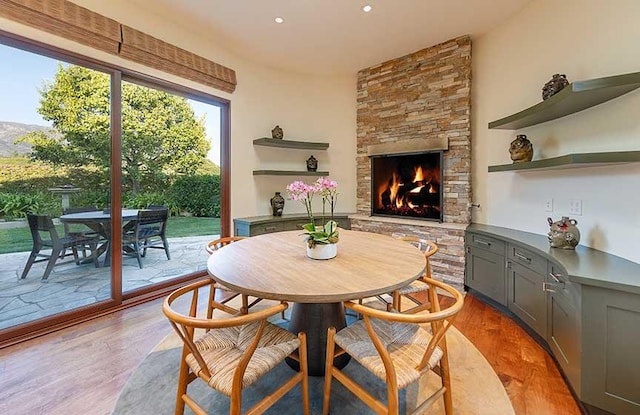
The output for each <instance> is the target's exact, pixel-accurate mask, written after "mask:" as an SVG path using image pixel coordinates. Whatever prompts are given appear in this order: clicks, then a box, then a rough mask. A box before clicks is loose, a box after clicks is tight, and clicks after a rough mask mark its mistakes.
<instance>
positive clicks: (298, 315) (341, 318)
mask: <svg viewBox="0 0 640 415" xmlns="http://www.w3.org/2000/svg"><path fill="white" fill-rule="evenodd" d="M346 326H347V322H346V319H345V314H344V306H343V305H342V303H324V304H301V303H295V304H294V305H293V308H292V310H291V320H290V321H289V331H290V332H292V333H296V334H297V333H298V332H301V331H302V332H305V333H306V334H307V360H308V363H309V375H310V376H324V366H325V361H326V353H327V329H328V328H329V327H335V328H336V330H338V331H339V330H340V329H342V328H344V327H346ZM349 359H350V357H349V355H347V354H344V355H342V356H339V357H336V358H335V360H334V364H335V365H336V366H337V367H338V368H340V369H342V368H343V367H345V366H346V365H347V363H349ZM287 364H288V365H289V366H291V367H292V368H294V369H295V370H298V369H299V365H298V362H297V361H295V360H293V359H287Z"/></svg>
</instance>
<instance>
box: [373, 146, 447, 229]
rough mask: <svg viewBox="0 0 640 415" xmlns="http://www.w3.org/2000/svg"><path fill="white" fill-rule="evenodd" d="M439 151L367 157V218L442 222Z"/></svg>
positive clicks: (440, 154) (440, 153) (440, 160)
mask: <svg viewBox="0 0 640 415" xmlns="http://www.w3.org/2000/svg"><path fill="white" fill-rule="evenodd" d="M442 213H443V212H442V151H430V152H425V153H419V154H415V153H414V154H393V155H383V156H372V157H371V215H372V216H392V217H410V218H416V219H425V220H433V221H439V222H442Z"/></svg>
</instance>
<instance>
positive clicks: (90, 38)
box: [0, 0, 121, 55]
mask: <svg viewBox="0 0 640 415" xmlns="http://www.w3.org/2000/svg"><path fill="white" fill-rule="evenodd" d="M0 16H1V17H4V18H7V19H10V20H13V21H16V22H18V23H22V24H25V25H28V26H31V27H35V28H36V29H40V30H44V31H46V32H49V33H52V34H54V35H57V36H60V37H63V38H65V39H69V40H73V41H75V42H78V43H82V44H83V45H87V46H91V47H93V48H96V49H100V50H102V51H105V52H109V53H112V54H114V55H117V54H118V49H119V47H120V42H121V35H120V23H118V22H117V21H115V20H113V19H109V18H108V17H104V16H102V15H100V14H98V13H94V12H92V11H91V10H89V9H85V8H84V7H80V6H78V5H76V4H74V3H71V2H70V1H66V0H0Z"/></svg>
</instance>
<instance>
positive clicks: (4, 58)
mask: <svg viewBox="0 0 640 415" xmlns="http://www.w3.org/2000/svg"><path fill="white" fill-rule="evenodd" d="M59 63H60V61H58V60H57V59H51V58H47V57H45V56H40V55H37V54H34V53H30V52H25V51H23V50H20V49H14V48H12V47H9V46H5V45H1V44H0V91H1V92H0V121H11V122H19V123H23V124H35V125H43V126H48V127H50V126H51V122H50V121H45V120H43V119H42V117H41V116H40V114H38V112H37V110H36V109H37V108H38V104H39V101H40V93H39V89H40V88H41V87H42V86H43V85H44V82H45V81H48V80H52V79H53V76H54V74H55V72H56V69H57V68H58V64H59ZM188 102H189V104H191V107H192V108H193V110H194V112H195V114H196V116H197V117H198V118H200V117H202V116H203V115H204V116H205V130H206V136H207V139H209V142H210V143H211V150H210V151H209V154H208V158H209V159H210V160H211V161H213V162H214V163H216V164H217V165H220V109H219V108H218V107H216V106H213V105H209V104H205V103H202V102H197V101H193V100H188Z"/></svg>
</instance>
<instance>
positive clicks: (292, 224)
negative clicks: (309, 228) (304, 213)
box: [283, 219, 309, 231]
mask: <svg viewBox="0 0 640 415" xmlns="http://www.w3.org/2000/svg"><path fill="white" fill-rule="evenodd" d="M307 223H309V221H305V220H304V219H298V220H290V221H287V222H284V223H283V225H284V230H285V231H301V230H302V227H303V226H304V225H306V224H307Z"/></svg>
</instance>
